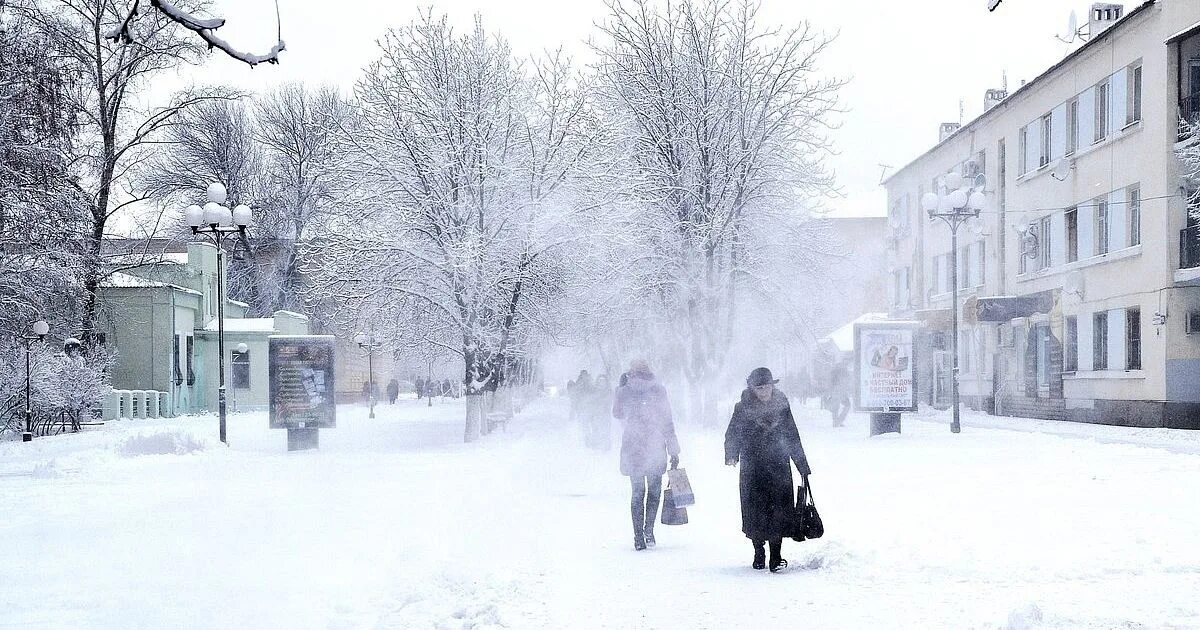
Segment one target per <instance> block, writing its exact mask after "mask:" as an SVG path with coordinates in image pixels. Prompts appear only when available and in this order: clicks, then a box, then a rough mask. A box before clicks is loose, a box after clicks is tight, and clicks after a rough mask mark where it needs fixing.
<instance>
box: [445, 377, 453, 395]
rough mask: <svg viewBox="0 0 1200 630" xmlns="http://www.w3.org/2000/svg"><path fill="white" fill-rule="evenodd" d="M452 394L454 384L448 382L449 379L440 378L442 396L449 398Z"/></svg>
mask: <svg viewBox="0 0 1200 630" xmlns="http://www.w3.org/2000/svg"><path fill="white" fill-rule="evenodd" d="M453 395H454V386H453V385H451V384H450V379H448V378H446V379H442V398H449V397H451V396H453Z"/></svg>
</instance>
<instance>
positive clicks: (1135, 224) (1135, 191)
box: [1125, 184, 1142, 247]
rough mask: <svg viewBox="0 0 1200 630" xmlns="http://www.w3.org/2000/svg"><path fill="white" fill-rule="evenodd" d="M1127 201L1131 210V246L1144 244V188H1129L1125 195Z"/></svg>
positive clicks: (1133, 186) (1129, 213)
mask: <svg viewBox="0 0 1200 630" xmlns="http://www.w3.org/2000/svg"><path fill="white" fill-rule="evenodd" d="M1125 199H1126V201H1128V205H1127V207H1128V208H1129V210H1128V212H1127V213H1126V214H1127V215H1128V217H1127V218H1128V219H1129V246H1130V247H1133V246H1134V245H1141V243H1142V188H1141V186H1139V185H1137V184H1134V185H1132V186H1130V187H1129V189H1128V190H1127V191H1126V193H1125Z"/></svg>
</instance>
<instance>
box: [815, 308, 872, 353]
mask: <svg viewBox="0 0 1200 630" xmlns="http://www.w3.org/2000/svg"><path fill="white" fill-rule="evenodd" d="M886 321H888V316H887V313H863V314H862V315H859V316H858V317H856V318H855V319H854V321H851V322H847V323H845V324H842V326H840V327H839V328H838V329H837V330H834V331H833V332H831V333H829V334H828V335H826V336H824V337H822V338H821V343H825V342H827V341H829V342H832V343H833V345H835V346H837V349H838V350H841V351H842V352H850V351H852V350H854V325H855V324H858V323H861V322H886Z"/></svg>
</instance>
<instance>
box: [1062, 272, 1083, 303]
mask: <svg viewBox="0 0 1200 630" xmlns="http://www.w3.org/2000/svg"><path fill="white" fill-rule="evenodd" d="M1063 293H1066V294H1068V295H1077V296H1079V297H1080V298H1082V297H1083V272H1080V271H1072V272H1071V273H1069V274H1067V277H1066V278H1064V279H1063Z"/></svg>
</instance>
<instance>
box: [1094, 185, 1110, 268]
mask: <svg viewBox="0 0 1200 630" xmlns="http://www.w3.org/2000/svg"><path fill="white" fill-rule="evenodd" d="M1095 225H1096V239H1095V242H1096V252H1095V254H1096V255H1097V256H1100V255H1102V254H1107V253H1108V233H1109V229H1108V199H1107V198H1105V197H1101V198H1099V199H1097V200H1096V222H1095Z"/></svg>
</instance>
